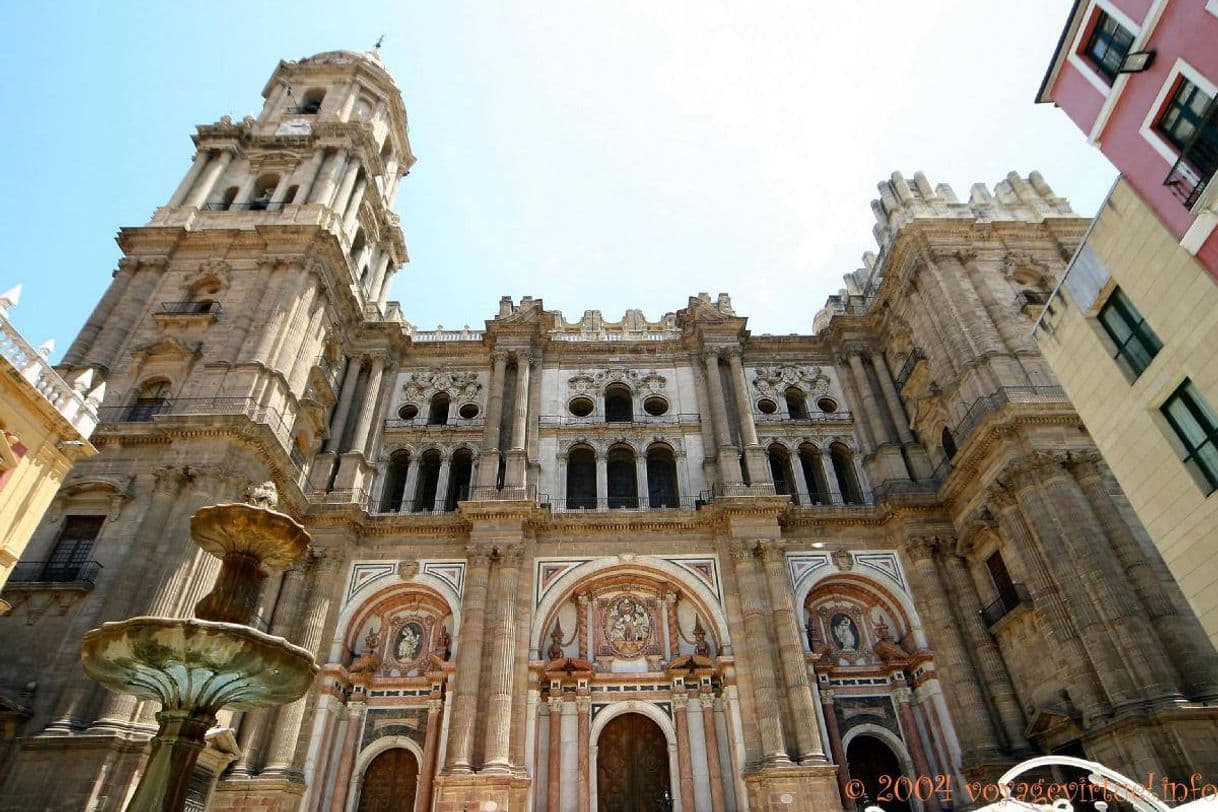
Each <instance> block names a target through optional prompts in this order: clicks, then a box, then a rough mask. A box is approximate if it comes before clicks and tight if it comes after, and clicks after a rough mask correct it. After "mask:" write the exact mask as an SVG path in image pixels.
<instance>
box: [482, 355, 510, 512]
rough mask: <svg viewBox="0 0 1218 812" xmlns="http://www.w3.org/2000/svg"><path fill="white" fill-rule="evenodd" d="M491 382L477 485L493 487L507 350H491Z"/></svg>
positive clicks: (497, 456) (505, 375) (495, 475)
mask: <svg viewBox="0 0 1218 812" xmlns="http://www.w3.org/2000/svg"><path fill="white" fill-rule="evenodd" d="M491 361H492V363H493V366H492V368H491V384H490V388H489V390H488V391H487V395H486V420H485V422H484V423H483V428H482V453H481V455H480V456H481V463H480V464H479V465H478V487H479V488H494V487H495V481H496V479H498V477H499V456H500V453H501V449H500V448H499V427H500V424H501V423H502V422H503V385H504V379H505V378H506V377H507V362H508V353H507V350H502V349H494V350H491Z"/></svg>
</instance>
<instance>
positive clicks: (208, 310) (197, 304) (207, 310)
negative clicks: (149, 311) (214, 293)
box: [160, 299, 224, 316]
mask: <svg viewBox="0 0 1218 812" xmlns="http://www.w3.org/2000/svg"><path fill="white" fill-rule="evenodd" d="M160 312H161V313H162V314H165V315H170V316H219V315H220V314H221V313H223V312H224V308H223V307H221V306H220V303H219V302H214V301H211V300H210V299H203V300H200V301H193V302H161V311H160Z"/></svg>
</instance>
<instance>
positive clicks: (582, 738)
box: [575, 690, 592, 812]
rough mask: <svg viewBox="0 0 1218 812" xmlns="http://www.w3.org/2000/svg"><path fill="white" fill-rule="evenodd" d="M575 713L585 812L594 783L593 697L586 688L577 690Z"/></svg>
mask: <svg viewBox="0 0 1218 812" xmlns="http://www.w3.org/2000/svg"><path fill="white" fill-rule="evenodd" d="M575 713H576V718H577V719H578V728H577V732H576V736H577V737H578V739H579V741H578V745H579V762H578V764H579V768H578V773H577V775H576V777H575V780H576V781H577V782H578V784H579V807H578V809H579V810H580V812H583V810H585V809H591V803H592V800H591V797H590V792H589V790H590V788H591V785H592V775H591V771H592V765H591V763H590V762H591V755H590V753H589V750H590V748H591V747H592V741H591V739H592V697H591V696H590V695H588V693H587V692H586V690H584V691H579V690H577V691H576V694H575Z"/></svg>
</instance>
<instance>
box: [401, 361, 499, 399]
mask: <svg viewBox="0 0 1218 812" xmlns="http://www.w3.org/2000/svg"><path fill="white" fill-rule="evenodd" d="M439 392H445V393H447V394H448V396H449V397H450V398H452V400H453V401H454V402H456V401H477V400H478V399H479V395H480V394H481V392H482V384H481V383H480V382H479V381H478V373H477V372H453V371H451V370H441V369H425V370H419V371H417V372H411V373H409V374H407V375H406V380H405V383H403V384H402V398H403V400H404V401H406V402H416V403H417V402H427V401H429V400H431V398H432V397H433V396H434V395H436V394H437V393H439Z"/></svg>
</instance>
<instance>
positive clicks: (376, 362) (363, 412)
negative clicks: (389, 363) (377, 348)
mask: <svg viewBox="0 0 1218 812" xmlns="http://www.w3.org/2000/svg"><path fill="white" fill-rule="evenodd" d="M384 371H385V359H384V358H382V357H381V356H379V355H378V356H376V357H374V358H373V359H372V369H371V371H370V372H369V373H368V385H367V386H366V387H364V393H365V394H364V402H363V403H362V404H361V405H360V411H359V422H357V423H356V424H355V434H354V436H352V438H351V446H350V449H349V450H351V451H358V452H359V453H361V454H363V453H364V446H366V445H367V444H368V432H369V431H370V430H371V429H372V416H373V414H374V413H375V412H376V401H377V399H378V398H379V397H380V394H381V375H382V374H383V373H384Z"/></svg>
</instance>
